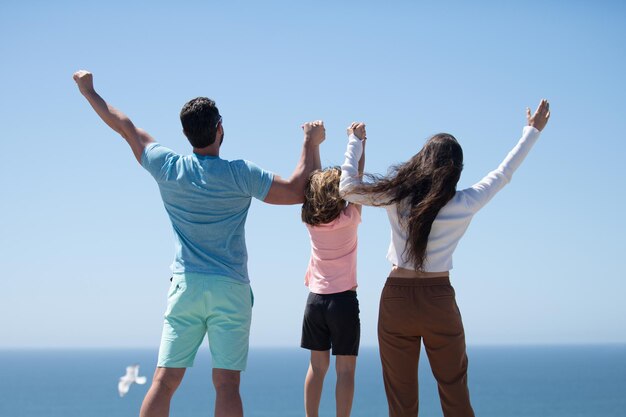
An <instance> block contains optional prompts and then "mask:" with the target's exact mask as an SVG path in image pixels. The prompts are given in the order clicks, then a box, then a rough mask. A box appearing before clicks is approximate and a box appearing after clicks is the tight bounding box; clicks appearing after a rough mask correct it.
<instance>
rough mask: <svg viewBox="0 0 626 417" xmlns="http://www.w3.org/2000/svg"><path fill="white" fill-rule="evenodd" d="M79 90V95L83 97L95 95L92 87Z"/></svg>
mask: <svg viewBox="0 0 626 417" xmlns="http://www.w3.org/2000/svg"><path fill="white" fill-rule="evenodd" d="M79 90H80V93H81V94H82V95H83V96H85V97H89V96H94V95H95V94H96V90H94V88H93V87H88V88H80V89H79Z"/></svg>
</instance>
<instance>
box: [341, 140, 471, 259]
mask: <svg viewBox="0 0 626 417" xmlns="http://www.w3.org/2000/svg"><path fill="white" fill-rule="evenodd" d="M462 170H463V150H462V149H461V145H459V143H458V142H457V140H456V139H455V138H454V136H452V135H450V134H448V133H438V134H436V135H434V136H433V137H431V138H430V139H429V140H428V141H427V142H426V144H425V145H424V147H423V148H422V149H421V150H420V151H419V152H418V153H417V154H416V155H414V156H413V157H412V158H411V159H409V160H408V161H407V162H405V163H403V164H400V165H396V166H394V167H392V168H391V169H390V171H389V173H388V174H387V175H386V176H384V177H380V176H378V177H373V181H372V182H369V183H363V184H362V185H359V186H357V187H355V188H353V189H351V190H349V192H350V193H353V192H354V193H367V194H370V193H372V194H378V195H381V196H385V197H384V201H381V205H383V204H393V203H396V204H397V206H398V215H399V217H400V219H401V221H402V222H403V224H404V225H405V227H406V228H407V230H408V240H407V245H406V248H405V253H407V252H408V260H409V261H410V262H412V263H413V265H414V267H415V269H416V270H418V271H419V270H423V267H424V263H425V262H426V245H427V243H428V235H429V234H430V230H431V227H432V225H433V221H434V220H435V217H437V214H438V213H439V210H441V208H442V207H443V206H445V205H446V203H448V201H450V200H451V199H452V197H454V194H455V193H456V185H457V183H458V182H459V178H461V171H462ZM405 253H403V256H404V254H405Z"/></svg>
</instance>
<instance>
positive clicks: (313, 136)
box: [302, 120, 326, 145]
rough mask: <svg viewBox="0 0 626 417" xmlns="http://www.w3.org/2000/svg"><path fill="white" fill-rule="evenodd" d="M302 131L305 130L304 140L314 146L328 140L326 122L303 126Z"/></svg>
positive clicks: (317, 121)
mask: <svg viewBox="0 0 626 417" xmlns="http://www.w3.org/2000/svg"><path fill="white" fill-rule="evenodd" d="M302 130H304V140H306V141H308V142H310V143H312V144H314V145H319V144H320V143H322V142H324V139H326V129H325V128H324V122H323V121H321V120H316V121H314V122H307V123H305V124H303V125H302Z"/></svg>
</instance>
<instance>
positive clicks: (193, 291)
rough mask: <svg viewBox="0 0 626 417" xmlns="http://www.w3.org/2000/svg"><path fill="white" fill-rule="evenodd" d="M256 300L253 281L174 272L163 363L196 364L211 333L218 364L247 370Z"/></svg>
mask: <svg viewBox="0 0 626 417" xmlns="http://www.w3.org/2000/svg"><path fill="white" fill-rule="evenodd" d="M252 304H253V295H252V290H251V289H250V284H245V283H242V282H240V281H237V280H235V279H232V278H228V277H222V276H214V275H205V274H197V273H184V274H174V276H173V278H172V284H171V286H170V290H169V293H168V296H167V311H166V312H165V321H164V323H163V335H162V336H161V347H160V348H159V360H158V363H157V366H159V367H162V368H189V367H191V366H193V361H194V359H195V357H196V353H197V352H198V348H199V347H200V344H202V340H203V339H204V335H205V334H207V335H208V337H209V348H210V349H211V357H212V360H213V368H220V369H229V370H234V371H243V370H245V369H246V363H247V361H248V342H249V339H250V323H251V320H252Z"/></svg>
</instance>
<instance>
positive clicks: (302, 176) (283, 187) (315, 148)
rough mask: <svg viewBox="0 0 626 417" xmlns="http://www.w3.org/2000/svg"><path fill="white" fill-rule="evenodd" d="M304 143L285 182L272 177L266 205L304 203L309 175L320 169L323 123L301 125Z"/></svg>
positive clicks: (323, 135) (324, 135)
mask: <svg viewBox="0 0 626 417" xmlns="http://www.w3.org/2000/svg"><path fill="white" fill-rule="evenodd" d="M302 130H303V131H304V143H303V145H302V154H301V155H300V160H299V161H298V165H296V169H295V170H294V171H293V173H292V174H291V177H290V178H289V179H287V180H285V179H283V178H281V177H279V176H278V175H275V176H274V180H273V181H272V185H271V187H270V190H269V192H268V193H267V196H266V197H265V200H263V201H264V202H266V203H268V204H281V205H284V204H300V203H302V202H303V201H304V187H305V185H306V181H307V178H308V177H309V174H310V173H311V172H312V171H313V170H316V169H320V168H321V161H320V144H321V143H322V142H323V141H324V139H326V130H325V129H324V122H322V121H321V120H318V121H315V122H309V123H305V124H303V125H302Z"/></svg>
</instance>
